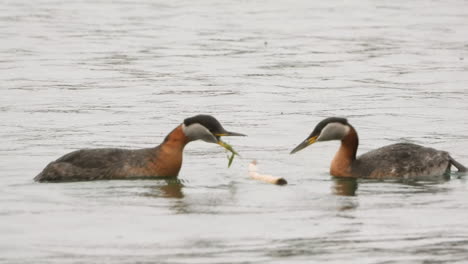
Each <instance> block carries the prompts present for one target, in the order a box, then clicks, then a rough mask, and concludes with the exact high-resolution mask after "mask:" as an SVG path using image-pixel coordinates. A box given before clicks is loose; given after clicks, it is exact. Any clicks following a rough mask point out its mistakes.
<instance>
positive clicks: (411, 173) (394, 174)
mask: <svg viewBox="0 0 468 264" xmlns="http://www.w3.org/2000/svg"><path fill="white" fill-rule="evenodd" d="M328 140H341V146H340V148H339V150H338V152H337V153H336V155H335V157H334V159H333V161H332V163H331V166H330V174H331V175H333V176H337V177H356V178H369V179H385V178H388V179H412V178H426V177H437V176H444V175H448V173H450V167H451V165H454V166H455V167H456V168H457V169H458V171H460V172H466V168H465V167H464V166H463V165H462V164H460V163H458V162H457V161H455V160H454V159H453V158H452V157H451V156H450V155H449V153H447V152H445V151H440V150H436V149H433V148H427V147H423V146H420V145H416V144H410V143H397V144H392V145H388V146H385V147H382V148H378V149H375V150H372V151H369V152H367V153H365V154H362V155H361V156H359V157H357V158H356V152H357V148H358V145H359V140H358V135H357V132H356V130H355V129H354V128H353V127H352V126H351V125H350V124H349V123H348V121H347V120H346V119H345V118H339V117H330V118H326V119H324V120H322V121H321V122H320V123H318V124H317V125H316V126H315V129H314V131H313V132H312V133H311V134H310V135H309V137H307V138H306V139H305V140H304V141H303V142H302V143H301V144H299V145H298V146H297V147H296V148H294V149H293V150H292V151H291V154H293V153H296V152H298V151H299V150H301V149H304V148H306V147H307V146H309V145H311V144H313V143H315V142H320V141H328Z"/></svg>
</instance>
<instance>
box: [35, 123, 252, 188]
mask: <svg viewBox="0 0 468 264" xmlns="http://www.w3.org/2000/svg"><path fill="white" fill-rule="evenodd" d="M221 136H245V135H243V134H240V133H235V132H229V131H226V130H225V129H224V128H223V127H222V126H221V124H220V123H219V122H218V120H216V119H215V118H214V117H212V116H209V115H197V116H193V117H190V118H187V119H185V120H184V122H183V123H182V124H180V125H179V126H177V127H176V128H175V129H174V130H172V132H171V133H169V135H167V136H166V138H165V139H164V142H163V143H161V144H160V145H159V146H157V147H154V148H146V149H137V150H129V149H118V148H103V149H81V150H77V151H74V152H71V153H68V154H66V155H64V156H62V157H61V158H59V159H57V160H56V161H53V162H51V163H49V165H47V167H45V169H44V170H43V171H42V172H41V173H39V175H37V176H36V177H35V178H34V180H35V181H39V182H60V181H89V180H110V179H132V178H151V177H172V176H177V175H178V173H179V170H180V168H181V166H182V152H183V150H184V147H185V145H186V144H187V143H189V142H191V141H194V140H199V139H200V140H203V141H205V142H209V143H216V144H219V145H221V146H223V147H226V145H225V143H224V142H223V141H221V139H220V137H221Z"/></svg>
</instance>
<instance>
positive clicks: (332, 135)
mask: <svg viewBox="0 0 468 264" xmlns="http://www.w3.org/2000/svg"><path fill="white" fill-rule="evenodd" d="M350 130H351V125H350V124H349V123H348V120H346V119H345V118H341V117H329V118H325V119H324V120H322V121H320V123H318V124H317V125H316V126H315V128H314V131H312V133H311V134H310V135H309V136H308V137H307V138H306V139H305V140H304V141H303V142H302V143H301V144H299V145H298V146H297V147H295V148H294V149H293V150H292V151H291V154H293V153H296V152H298V151H299V150H302V149H304V148H306V147H307V146H309V145H312V144H314V143H315V142H317V141H328V140H341V139H343V138H344V137H345V136H346V135H348V133H349V131H350Z"/></svg>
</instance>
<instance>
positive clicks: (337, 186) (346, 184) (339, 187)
mask: <svg viewBox="0 0 468 264" xmlns="http://www.w3.org/2000/svg"><path fill="white" fill-rule="evenodd" d="M332 180H333V185H332V192H333V194H336V195H340V196H355V195H356V190H357V189H358V182H357V179H355V178H344V177H333V178H332Z"/></svg>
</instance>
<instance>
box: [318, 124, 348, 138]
mask: <svg viewBox="0 0 468 264" xmlns="http://www.w3.org/2000/svg"><path fill="white" fill-rule="evenodd" d="M349 130H350V127H349V126H347V125H343V124H341V123H329V124H327V125H326V126H325V127H324V128H323V129H322V131H321V132H320V135H319V137H318V138H317V141H328V140H341V139H343V138H344V137H345V136H346V135H348V133H349Z"/></svg>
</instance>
